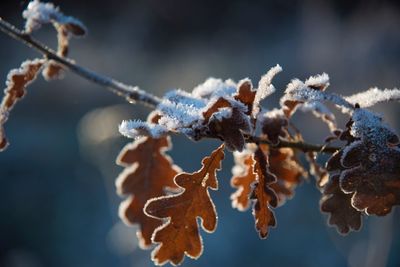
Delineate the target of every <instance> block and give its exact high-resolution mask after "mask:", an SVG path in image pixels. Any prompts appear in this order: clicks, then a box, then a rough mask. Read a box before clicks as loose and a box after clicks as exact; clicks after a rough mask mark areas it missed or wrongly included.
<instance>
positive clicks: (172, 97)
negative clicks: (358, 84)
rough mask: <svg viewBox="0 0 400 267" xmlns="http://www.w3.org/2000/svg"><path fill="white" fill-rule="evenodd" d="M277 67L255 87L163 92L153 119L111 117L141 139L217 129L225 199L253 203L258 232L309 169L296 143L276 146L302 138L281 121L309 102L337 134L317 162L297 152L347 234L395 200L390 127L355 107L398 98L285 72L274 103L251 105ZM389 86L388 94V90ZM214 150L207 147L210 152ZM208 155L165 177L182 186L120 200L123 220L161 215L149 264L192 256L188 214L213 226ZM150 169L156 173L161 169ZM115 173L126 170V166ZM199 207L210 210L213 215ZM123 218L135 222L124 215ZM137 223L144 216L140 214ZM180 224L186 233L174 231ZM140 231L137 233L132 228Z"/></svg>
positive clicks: (211, 83) (272, 221)
mask: <svg viewBox="0 0 400 267" xmlns="http://www.w3.org/2000/svg"><path fill="white" fill-rule="evenodd" d="M280 70H281V68H280V67H279V66H276V67H274V68H272V69H271V70H270V71H268V72H267V74H266V75H265V76H263V77H262V78H261V81H260V82H259V86H258V88H257V89H253V88H252V84H251V82H250V80H249V79H244V80H241V81H240V82H238V83H235V82H233V81H231V80H228V81H225V82H223V81H222V80H217V79H212V78H211V79H208V80H207V81H206V82H205V83H204V84H201V85H199V86H197V87H196V88H195V89H193V91H192V92H191V93H187V92H184V91H181V90H174V91H171V92H168V93H167V94H166V96H165V97H164V98H163V101H162V103H161V104H160V105H159V106H158V107H157V109H156V112H157V121H154V120H150V122H141V121H137V120H136V121H129V122H126V121H125V122H123V123H122V124H121V125H120V131H121V133H122V134H124V135H126V136H129V137H133V138H138V137H139V136H145V137H144V138H147V140H158V139H159V138H165V137H166V136H168V135H169V134H170V133H182V134H185V135H187V136H188V137H190V138H191V139H194V140H200V139H201V138H219V139H221V140H222V141H223V142H224V144H225V146H226V147H227V148H228V150H230V151H233V155H234V159H235V165H234V167H233V171H232V172H233V177H232V179H231V185H232V187H234V188H236V192H234V193H233V194H232V196H231V200H232V206H233V208H236V209H238V210H239V211H245V210H247V209H248V208H249V207H250V206H251V204H252V210H253V216H254V219H255V227H256V230H257V231H258V233H259V235H260V237H261V238H266V237H267V235H268V233H269V231H270V228H271V227H274V226H276V221H277V219H276V216H275V214H274V209H275V208H277V207H279V206H281V205H283V204H284V203H285V201H287V200H288V199H291V198H292V197H293V196H294V190H295V188H296V187H297V186H298V185H299V184H300V183H301V182H302V181H303V179H304V178H305V177H307V174H308V172H307V171H305V167H303V166H302V165H301V164H300V161H299V154H298V152H299V151H298V150H295V149H294V148H292V147H280V145H279V144H280V143H281V142H283V141H292V142H298V141H301V140H302V137H301V135H300V133H298V132H296V131H293V130H291V129H290V125H292V124H293V123H294V122H293V121H292V120H291V118H292V115H293V114H294V113H295V112H296V111H297V110H302V111H311V112H312V113H313V114H314V115H315V116H316V117H317V118H320V119H321V120H322V121H324V122H325V123H326V124H327V126H328V127H329V129H330V130H331V132H332V136H330V137H329V138H327V141H326V142H331V141H333V140H338V141H343V142H345V144H344V145H343V147H341V148H340V149H339V150H338V151H337V152H335V153H334V154H333V155H332V157H331V158H330V159H329V160H328V163H327V166H326V168H325V167H323V166H321V165H319V164H318V162H317V161H316V159H315V156H316V152H313V151H306V153H305V156H306V159H308V161H309V168H310V169H309V173H310V174H312V175H313V176H315V178H316V182H317V186H318V188H319V189H320V190H321V192H322V198H321V201H320V203H321V211H323V212H326V213H328V214H329V219H328V220H329V223H330V224H331V225H334V226H336V227H337V230H338V232H339V233H341V234H346V233H348V232H349V231H350V230H359V229H360V227H361V224H362V216H364V215H378V216H382V215H386V214H387V213H389V212H390V210H391V209H392V207H393V206H394V205H399V204H400V202H399V201H400V186H399V185H400V176H399V175H400V168H399V167H398V166H399V165H398V162H399V159H400V158H399V151H400V150H399V140H398V137H397V135H396V134H395V133H394V131H393V130H392V129H390V127H389V126H388V125H386V124H385V123H384V122H383V120H382V118H381V117H379V116H378V115H376V114H374V113H373V112H371V111H369V110H367V109H365V108H361V106H364V107H369V106H372V105H374V104H376V103H378V102H381V101H388V100H398V96H399V95H400V94H399V91H398V90H397V89H393V90H379V89H371V90H368V91H366V92H364V93H360V94H357V95H353V96H350V97H342V96H339V95H336V94H332V93H327V92H326V89H327V88H328V86H329V77H328V75H327V74H321V75H317V76H313V77H310V78H309V79H307V80H306V81H305V82H302V81H300V80H298V79H295V80H292V81H291V82H290V83H289V84H288V86H287V88H286V90H285V94H284V96H283V97H282V99H281V101H280V103H281V106H280V108H278V109H272V110H266V109H264V108H262V107H261V106H260V100H262V99H263V98H264V97H265V96H268V95H270V94H271V93H273V92H274V91H275V89H274V86H273V85H272V83H271V82H272V78H273V76H274V75H275V74H276V73H278V72H279V71H280ZM371 93H373V95H374V96H375V100H374V101H371V99H370V97H368V95H371ZM388 94H390V95H391V96H390V97H388ZM367 101H368V102H367ZM325 102H330V103H332V104H334V105H335V106H337V107H338V108H339V110H341V111H342V112H344V113H345V114H347V115H348V116H349V117H350V122H349V123H348V124H347V125H346V129H345V130H344V131H342V130H340V129H339V128H338V127H337V123H336V119H335V116H334V114H333V112H332V111H331V110H330V109H329V108H328V106H326V105H325ZM186 111H187V112H186ZM292 132H294V133H292ZM141 138H143V137H141ZM141 140H142V139H138V140H136V141H134V143H136V142H142V141H141ZM218 150H221V148H219V149H218ZM215 153H216V152H215V151H214V152H213V153H212V154H211V156H210V157H211V158H213V157H214V156H215ZM153 154H154V153H153ZM154 155H157V153H156V154H154ZM143 157H145V156H144V155H143ZM221 159H222V157H221V158H220V159H219V160H221ZM208 160H210V158H208V157H207V158H205V159H204V160H203V168H202V169H201V170H200V171H199V172H197V173H196V175H197V174H199V175H200V174H201V175H200V176H199V177H197V176H196V175H194V174H192V175H187V174H177V175H176V176H175V178H173V177H172V176H171V177H169V179H170V181H172V180H173V181H174V182H175V185H176V186H180V187H183V188H184V191H183V192H182V191H181V192H178V193H175V194H174V193H171V192H169V193H166V192H164V196H162V195H160V196H159V197H156V198H151V199H149V200H148V201H147V204H144V205H143V206H144V209H143V211H137V214H135V213H128V212H127V209H125V213H124V214H125V215H124V216H125V217H124V218H125V220H126V218H127V217H132V218H141V216H142V214H145V215H147V216H149V217H152V218H154V219H162V221H160V223H162V222H164V225H162V226H161V227H159V228H156V229H155V230H154V232H153V234H152V237H151V239H148V240H147V241H149V240H150V241H151V242H153V243H155V244H159V243H161V245H159V246H158V247H156V248H155V249H154V251H153V254H152V255H153V260H154V261H155V263H156V264H163V263H165V262H167V261H170V262H171V263H172V264H178V263H180V262H181V261H182V259H183V255H184V254H186V255H188V256H190V257H192V258H196V257H198V256H199V254H200V252H201V249H200V248H201V246H200V243H201V239H200V238H199V236H198V234H199V230H198V226H197V223H195V221H196V217H199V218H202V222H203V224H202V226H203V229H204V230H206V231H213V230H214V228H215V223H216V213H215V207H214V206H213V205H212V204H211V203H212V202H211V200H210V198H209V195H208V194H205V192H206V188H207V186H206V184H205V183H204V180H203V179H208V178H209V176H208V175H207V172H206V171H205V166H207V164H206V163H207V162H208ZM149 162H156V161H149V160H146V164H149ZM131 164H136V162H131ZM171 164H172V163H171ZM124 166H125V167H127V165H124ZM128 166H131V165H128ZM170 166H172V165H170ZM128 168H131V167H128ZM148 168H149V169H152V167H148ZM154 168H155V166H154ZM123 173H126V171H124V172H123ZM146 174H148V172H147V173H146ZM154 175H155V176H154V177H157V178H159V177H160V175H162V174H161V173H159V174H157V175H156V174H154ZM182 175H183V176H182ZM145 177H146V176H145V175H144V174H142V178H143V179H147V178H145ZM182 177H185V178H186V179H187V180H189V179H191V183H188V184H185V183H184V182H183V180H182V179H183V178H182ZM214 178H215V177H214V176H213V179H214ZM124 179H129V178H127V177H126V176H125V178H124ZM151 180H152V179H150V181H151ZM187 180H185V181H186V182H187ZM207 181H208V180H207ZM167 184H168V183H167ZM189 185H190V187H189ZM169 187H171V186H170V185H169ZM196 187H197V189H196ZM210 187H211V188H212V189H217V187H216V180H215V186H210ZM197 191H200V192H202V193H201V194H200V193H198V192H197ZM128 194H129V195H130V197H129V198H128V199H129V200H131V201H132V200H134V199H135V197H137V198H142V197H143V195H144V194H145V193H144V191H142V192H141V193H139V194H136V195H135V192H134V191H131V192H129V193H128ZM146 194H148V193H146ZM123 206H124V207H126V206H127V205H123ZM189 214H190V217H188V216H189ZM204 214H207V216H208V215H210V214H212V215H213V219H212V220H211V219H209V217H207V216H206V215H204ZM206 218H208V219H206ZM185 221H186V222H185ZM208 221H212V227H206V226H205V225H207V224H205V223H206V222H208ZM129 222H130V223H134V221H133V220H129ZM141 227H142V229H143V227H145V226H144V225H143V224H142V225H141ZM188 229H191V230H190V231H188ZM181 234H184V236H185V237H181V238H178V236H180V235H181ZM139 236H141V237H143V235H142V234H141V233H139ZM190 236H191V237H190ZM169 240H174V242H168V241H169ZM142 243H143V242H142ZM148 243H150V242H148ZM194 252H195V253H194Z"/></svg>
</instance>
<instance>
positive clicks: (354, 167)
mask: <svg viewBox="0 0 400 267" xmlns="http://www.w3.org/2000/svg"><path fill="white" fill-rule="evenodd" d="M346 126H347V129H346V130H345V131H344V132H343V133H342V134H341V136H340V138H341V139H342V140H346V141H347V145H346V146H345V147H344V148H342V149H341V150H340V151H339V152H338V153H336V154H334V155H333V156H332V158H331V159H330V160H329V161H328V163H327V167H328V169H329V171H330V172H331V174H332V175H336V174H337V173H338V174H339V175H340V177H339V185H340V188H341V190H342V191H343V192H344V193H346V194H350V195H351V196H352V197H351V204H352V206H353V207H354V208H355V209H357V210H358V211H361V212H365V213H366V214H368V215H378V216H384V215H386V214H388V213H389V212H390V211H391V210H392V208H393V206H396V205H400V165H399V162H400V145H399V138H398V136H397V135H396V134H395V133H394V132H393V130H391V129H390V128H389V127H388V126H387V125H386V124H384V123H383V122H382V118H380V117H379V116H378V115H376V114H373V113H372V112H370V111H367V110H364V109H360V108H359V107H358V106H357V107H356V109H355V111H354V113H353V116H352V119H351V120H350V121H349V123H348V124H347V125H346Z"/></svg>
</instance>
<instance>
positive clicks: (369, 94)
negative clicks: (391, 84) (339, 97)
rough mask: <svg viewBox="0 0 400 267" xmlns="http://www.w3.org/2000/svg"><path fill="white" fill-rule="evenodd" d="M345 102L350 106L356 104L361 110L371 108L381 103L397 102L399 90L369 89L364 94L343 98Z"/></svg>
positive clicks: (399, 94) (399, 97)
mask: <svg viewBox="0 0 400 267" xmlns="http://www.w3.org/2000/svg"><path fill="white" fill-rule="evenodd" d="M344 99H346V101H348V102H349V103H352V104H354V105H355V104H358V105H359V106H360V107H361V108H368V107H372V106H373V105H376V104H378V103H381V102H388V101H399V100H400V90H399V89H384V90H380V89H378V88H376V87H375V88H371V89H369V90H367V91H365V92H361V93H357V94H354V95H352V96H348V97H345V98H344Z"/></svg>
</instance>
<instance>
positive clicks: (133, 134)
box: [119, 120, 168, 138]
mask: <svg viewBox="0 0 400 267" xmlns="http://www.w3.org/2000/svg"><path fill="white" fill-rule="evenodd" d="M119 132H120V133H121V134H122V135H124V136H126V137H130V138H138V137H140V136H151V137H153V138H159V137H161V136H163V135H164V134H166V133H167V132H168V130H167V129H166V128H165V127H163V126H161V125H158V124H154V123H148V122H144V121H140V120H133V121H125V120H124V121H122V123H121V124H120V125H119Z"/></svg>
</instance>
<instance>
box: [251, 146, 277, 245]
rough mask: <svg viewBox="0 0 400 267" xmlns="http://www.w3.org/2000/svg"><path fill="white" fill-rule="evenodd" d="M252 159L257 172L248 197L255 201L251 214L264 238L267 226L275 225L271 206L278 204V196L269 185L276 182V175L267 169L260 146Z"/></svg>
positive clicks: (266, 161)
mask: <svg viewBox="0 0 400 267" xmlns="http://www.w3.org/2000/svg"><path fill="white" fill-rule="evenodd" d="M254 160H255V164H254V172H255V173H256V174H257V183H256V184H255V186H254V190H253V192H252V195H251V197H250V198H251V199H253V200H254V201H255V203H254V206H253V215H254V218H255V224H256V229H257V231H258V232H259V235H260V237H261V238H266V237H267V236H268V231H269V227H275V226H276V219H275V215H274V212H273V211H272V208H275V207H277V206H278V198H277V196H276V194H275V192H274V191H273V190H272V189H271V185H272V184H273V183H275V182H276V177H275V175H273V174H272V173H271V172H270V171H269V169H268V167H269V164H268V160H267V157H266V156H265V154H264V152H263V151H262V150H261V149H260V148H258V149H257V150H256V152H255V153H254Z"/></svg>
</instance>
